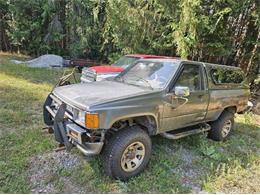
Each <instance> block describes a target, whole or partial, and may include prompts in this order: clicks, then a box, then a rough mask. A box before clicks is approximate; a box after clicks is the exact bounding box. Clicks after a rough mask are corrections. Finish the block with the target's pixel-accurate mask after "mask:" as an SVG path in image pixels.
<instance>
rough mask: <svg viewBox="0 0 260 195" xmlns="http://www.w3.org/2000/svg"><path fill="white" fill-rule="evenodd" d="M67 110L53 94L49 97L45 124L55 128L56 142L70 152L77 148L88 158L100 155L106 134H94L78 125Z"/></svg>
mask: <svg viewBox="0 0 260 195" xmlns="http://www.w3.org/2000/svg"><path fill="white" fill-rule="evenodd" d="M53 102H55V106H54V104H53ZM66 108H67V105H66V104H65V103H64V102H62V101H61V100H59V99H58V98H57V97H55V96H54V95H53V94H50V95H48V97H47V99H46V101H45V104H44V108H43V114H44V122H45V124H46V125H48V126H51V127H53V129H54V136H55V140H56V141H57V142H59V143H62V144H64V145H65V147H66V149H67V150H68V151H69V150H70V149H71V148H72V147H73V146H76V147H77V148H78V149H79V150H80V151H81V152H82V153H83V154H84V155H86V156H90V155H97V154H99V153H100V152H101V150H102V147H103V145H104V142H103V141H104V136H105V134H104V132H103V131H98V132H96V133H95V134H93V132H91V131H89V130H86V129H85V128H83V127H81V126H80V125H78V124H76V123H75V122H74V121H73V116H71V115H70V114H69V113H68V111H67V109H66Z"/></svg>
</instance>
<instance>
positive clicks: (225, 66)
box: [140, 57, 241, 70]
mask: <svg viewBox="0 0 260 195" xmlns="http://www.w3.org/2000/svg"><path fill="white" fill-rule="evenodd" d="M140 61H156V62H175V63H176V62H177V63H179V64H180V63H182V62H186V63H202V64H204V65H205V66H207V67H212V68H213V67H216V68H229V69H236V70H241V68H239V67H235V66H229V65H222V64H214V63H208V62H199V61H192V60H184V59H181V58H170V57H169V58H156V59H152V58H147V59H140Z"/></svg>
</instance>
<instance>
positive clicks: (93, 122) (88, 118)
mask: <svg viewBox="0 0 260 195" xmlns="http://www.w3.org/2000/svg"><path fill="white" fill-rule="evenodd" d="M85 127H86V128H87V129H98V127H99V116H98V114H97V113H89V112H87V113H86V114H85Z"/></svg>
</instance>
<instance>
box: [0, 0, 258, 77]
mask: <svg viewBox="0 0 260 195" xmlns="http://www.w3.org/2000/svg"><path fill="white" fill-rule="evenodd" d="M259 2H260V1H258V0H242V1H241V0H216V1H211V0H121V1H120V0H0V9H1V10H0V50H3V51H15V52H17V51H19V52H22V53H26V54H30V55H41V54H46V53H54V54H59V55H62V56H70V57H84V58H90V59H97V60H100V61H103V62H107V61H112V60H114V59H116V58H117V57H118V56H120V55H122V54H125V53H146V54H156V55H169V56H181V57H183V58H189V59H192V60H200V61H206V62H214V63H221V64H228V65H233V66H240V67H241V68H242V69H243V70H244V71H245V72H246V73H247V75H248V77H249V78H250V79H251V80H252V79H254V77H255V75H256V73H257V72H258V69H259V64H260V51H259V47H260V46H259V44H260V20H259V18H260V16H259V14H260V6H259V4H260V3H259Z"/></svg>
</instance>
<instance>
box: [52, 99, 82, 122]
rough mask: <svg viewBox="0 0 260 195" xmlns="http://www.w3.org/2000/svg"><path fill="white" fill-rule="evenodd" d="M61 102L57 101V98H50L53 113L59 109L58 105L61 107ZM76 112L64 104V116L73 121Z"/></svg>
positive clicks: (76, 114)
mask: <svg viewBox="0 0 260 195" xmlns="http://www.w3.org/2000/svg"><path fill="white" fill-rule="evenodd" d="M61 103H62V102H61V101H60V100H58V99H57V98H52V104H51V107H52V109H53V111H54V112H55V113H56V112H57V110H58V109H59V107H60V105H61ZM78 113H79V112H78V110H77V109H75V108H73V107H72V106H70V105H68V104H66V112H65V115H66V116H67V117H68V118H70V119H72V120H75V119H76V118H77V117H78Z"/></svg>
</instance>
